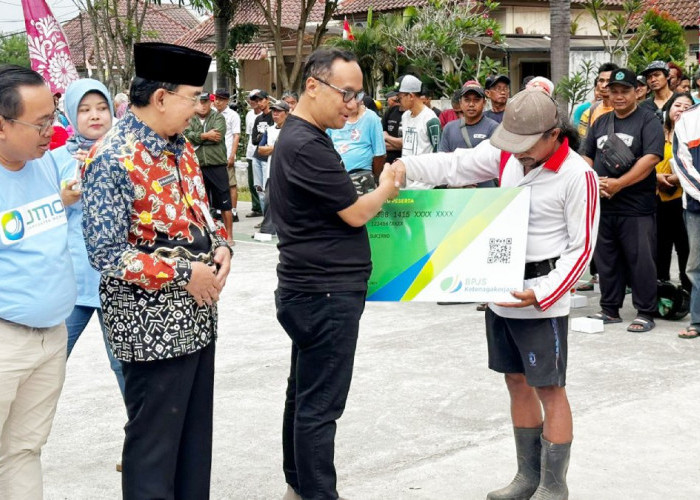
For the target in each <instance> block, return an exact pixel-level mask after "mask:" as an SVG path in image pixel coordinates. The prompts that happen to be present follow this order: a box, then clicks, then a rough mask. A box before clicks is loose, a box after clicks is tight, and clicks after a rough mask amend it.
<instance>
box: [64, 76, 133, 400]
mask: <svg viewBox="0 0 700 500" xmlns="http://www.w3.org/2000/svg"><path fill="white" fill-rule="evenodd" d="M64 99H65V100H64V108H65V112H66V115H68V120H69V121H70V123H71V125H72V126H73V130H74V134H73V136H72V137H71V138H70V139H68V141H67V142H66V145H65V146H62V147H60V148H58V149H55V150H53V151H52V152H51V155H52V156H53V159H54V161H55V162H56V165H57V167H58V171H59V175H60V177H61V185H62V187H63V193H64V195H65V196H64V204H65V205H66V215H67V216H68V233H69V234H68V249H69V251H70V254H71V258H72V260H73V269H74V270H75V278H76V282H77V285H78V300H77V301H76V305H75V307H74V308H73V312H72V313H71V315H70V316H69V317H68V319H66V328H67V329H68V356H70V353H71V351H72V350H73V346H74V345H75V343H76V341H77V340H78V338H79V337H80V334H81V333H83V330H84V329H85V327H86V326H87V324H88V322H89V321H90V318H91V317H92V315H93V313H95V312H97V317H98V319H99V321H100V326H101V328H102V334H103V337H105V346H106V347H107V355H108V357H109V363H110V366H111V367H112V370H113V371H114V373H115V375H116V376H117V381H118V383H119V389H120V390H121V392H122V395H123V394H124V377H123V376H122V371H121V364H120V363H119V362H118V361H117V360H116V359H114V356H113V355H112V351H111V350H110V348H109V345H108V343H107V339H106V331H105V328H104V324H103V323H102V310H101V309H100V297H99V293H98V288H99V284H100V273H99V272H97V271H95V270H94V269H93V268H92V267H90V264H89V263H88V256H87V250H86V248H85V242H84V240H83V230H82V218H83V211H82V208H83V207H82V202H81V201H80V169H81V167H82V164H83V160H84V159H85V155H86V154H87V152H88V151H89V150H90V148H91V147H92V146H93V145H94V144H95V143H96V142H97V141H98V140H99V139H100V138H102V136H104V135H105V134H106V133H107V131H108V130H109V129H110V128H111V127H112V117H113V116H114V106H113V105H112V97H111V96H110V94H109V90H107V87H105V86H104V85H103V84H102V83H101V82H98V81H97V80H92V79H90V78H85V79H82V80H76V81H74V82H73V83H71V84H70V86H69V87H68V89H67V90H66V94H65V97H64ZM66 194H67V195H66Z"/></svg>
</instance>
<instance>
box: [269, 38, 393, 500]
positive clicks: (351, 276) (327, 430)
mask: <svg viewBox="0 0 700 500" xmlns="http://www.w3.org/2000/svg"><path fill="white" fill-rule="evenodd" d="M361 89H362V71H361V70H360V66H359V65H358V64H357V59H356V58H355V56H354V55H353V54H351V53H349V52H344V51H340V50H337V49H332V50H317V51H316V52H314V53H313V54H311V56H310V57H309V59H308V61H307V63H306V65H305V67H304V72H303V75H302V94H301V97H300V98H299V104H297V107H296V109H295V110H294V113H292V114H291V115H290V116H289V117H288V118H287V121H286V122H285V125H284V128H283V129H282V131H281V132H280V136H279V138H278V140H277V143H276V144H275V154H274V155H273V156H272V160H271V161H272V165H271V168H270V171H271V174H270V175H271V178H270V196H271V198H274V200H275V203H273V204H271V205H270V210H271V212H272V217H273V219H274V220H275V223H276V224H277V235H278V237H279V243H278V245H277V246H278V248H279V251H280V256H279V265H278V266H277V277H278V279H279V283H278V288H277V291H276V292H275V305H276V306H277V319H278V320H279V322H280V324H281V325H282V327H283V328H284V329H285V331H286V332H287V334H288V335H289V337H290V338H291V339H292V361H291V368H290V374H289V379H288V382H287V397H286V402H285V408H284V424H283V431H282V449H283V460H284V463H283V467H284V474H285V479H286V481H287V484H288V488H287V493H286V494H285V496H284V498H285V499H286V500H295V499H296V500H300V499H301V498H306V499H311V498H313V499H318V500H321V499H324V500H325V499H328V500H330V499H333V500H335V499H337V498H338V492H337V491H336V472H335V466H334V464H333V453H334V441H335V428H336V423H335V422H336V420H337V419H338V418H340V416H341V415H342V414H343V410H344V408H345V401H346V399H347V395H348V391H349V389H350V381H351V379H352V367H353V362H354V358H355V347H356V345H357V334H358V330H359V323H360V317H361V316H362V312H363V310H364V306H365V296H366V293H367V280H368V279H369V275H370V272H371V270H372V264H371V261H370V247H369V239H368V236H367V230H366V229H365V224H366V223H367V222H368V221H369V220H370V219H371V218H372V217H374V216H375V215H376V214H377V212H379V210H380V209H381V207H382V204H383V203H384V202H385V201H386V200H387V199H388V198H390V197H394V196H397V195H398V188H397V186H398V184H397V181H396V179H395V178H394V172H395V169H394V167H393V166H391V165H388V166H385V168H384V171H383V172H382V174H381V176H380V177H379V186H378V187H377V189H375V190H374V191H372V192H370V193H367V194H365V195H362V196H360V197H358V195H357V192H356V190H355V187H354V186H353V183H352V181H351V180H350V177H349V175H348V173H347V172H346V170H345V167H344V166H343V162H342V159H341V158H340V155H339V154H338V153H337V152H336V150H335V148H334V147H333V141H331V139H330V137H328V136H327V135H326V133H325V131H326V129H328V128H332V129H339V128H343V126H344V125H345V123H346V122H347V119H348V115H349V114H350V113H351V112H352V111H353V110H354V109H355V108H356V107H357V106H358V103H359V102H361V101H362V97H363V95H364V92H362V90H361Z"/></svg>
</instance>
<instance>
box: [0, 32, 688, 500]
mask: <svg viewBox="0 0 700 500" xmlns="http://www.w3.org/2000/svg"><path fill="white" fill-rule="evenodd" d="M134 61H135V74H136V76H135V77H134V79H133V81H132V82H131V86H130V89H129V91H128V96H127V95H126V94H117V95H116V96H114V98H112V96H111V94H110V92H109V90H108V89H107V88H106V87H105V86H104V85H103V84H102V83H100V82H99V81H96V80H93V79H90V78H85V79H80V80H77V81H75V82H73V83H72V84H70V86H69V87H68V88H67V89H66V92H65V95H52V94H51V92H50V91H49V90H48V87H47V86H46V83H45V82H44V80H43V79H42V77H41V76H39V75H38V74H37V73H35V72H34V71H32V70H29V69H25V68H21V67H18V66H12V65H4V66H0V167H2V168H0V180H1V181H2V186H3V188H2V190H0V213H1V214H2V232H1V233H0V250H1V251H0V272H2V274H3V276H7V277H9V278H10V279H6V280H4V282H3V287H2V288H1V289H0V299H2V300H0V338H2V340H3V345H4V346H5V348H4V349H3V350H2V351H1V352H0V497H1V498H7V499H8V500H18V499H23V500H24V499H40V498H42V474H41V462H40V455H41V448H42V446H43V445H44V443H45V442H46V440H47V438H48V435H49V432H50V429H51V423H52V420H53V416H54V413H55V411H56V405H57V401H58V399H59V396H60V393H61V388H62V384H63V380H64V377H65V370H66V360H67V358H68V356H69V355H70V353H71V350H72V349H73V346H74V345H75V343H76V342H77V340H78V339H79V337H80V335H81V333H82V332H83V331H84V330H85V328H86V325H87V324H88V322H89V321H90V319H91V317H92V316H93V315H96V316H97V318H98V321H99V324H100V327H101V332H102V335H103V337H104V343H105V347H106V351H107V356H108V358H109V361H110V366H111V368H112V370H113V371H114V374H115V376H116V379H117V383H118V385H119V388H120V391H121V395H122V398H123V400H124V404H125V408H126V412H127V416H128V423H127V425H126V427H125V440H124V447H123V454H122V462H121V463H120V470H121V471H122V490H123V497H124V498H125V499H146V498H184V499H195V498H196V499H205V498H208V497H209V486H210V470H211V448H212V443H211V437H212V413H213V381H214V358H215V346H216V343H215V339H216V331H217V320H218V314H217V301H218V298H219V295H220V293H221V291H222V290H223V288H224V286H225V284H226V279H227V276H228V273H229V270H230V261H231V258H232V256H233V248H232V247H233V245H234V244H235V242H234V240H233V234H234V227H235V224H236V223H237V222H239V220H240V219H239V216H240V215H239V213H238V207H237V205H238V185H237V179H236V171H235V164H236V160H237V158H238V150H239V147H238V146H239V142H240V139H241V130H242V126H244V127H245V128H244V130H245V133H246V135H247V137H248V143H247V144H246V147H245V148H244V149H245V153H244V154H243V155H242V156H243V158H241V159H245V160H246V161H247V165H248V168H247V170H248V172H247V173H248V184H249V185H248V187H249V190H250V194H251V198H252V200H251V201H252V210H251V211H250V212H249V213H248V214H246V215H245V216H246V217H262V221H261V222H260V223H259V224H258V225H257V226H256V228H258V229H259V230H260V232H261V233H267V234H275V235H277V237H278V248H279V252H280V257H279V259H280V261H279V265H278V268H277V276H278V280H279V281H278V289H277V290H276V292H275V297H274V300H275V305H276V310H277V319H278V320H279V322H280V324H281V325H282V327H283V328H284V330H285V331H286V333H287V334H288V336H289V338H290V340H291V344H292V345H291V363H290V372H289V378H288V380H287V391H286V399H285V402H284V419H283V433H282V441H283V470H284V475H285V480H286V483H287V491H286V492H285V493H284V494H283V498H284V500H299V499H307V500H309V499H337V498H339V496H338V492H337V484H336V483H337V477H336V470H335V466H334V440H335V429H336V421H337V420H338V419H339V418H340V417H341V415H342V413H343V410H344V408H345V403H346V399H347V396H348V391H349V388H350V383H351V380H352V374H353V363H354V355H355V349H356V345H357V337H358V332H359V324H360V319H361V316H362V313H363V311H364V305H365V299H366V293H367V282H368V279H369V276H370V272H371V255H370V246H369V239H368V233H367V230H366V228H365V225H366V224H367V222H368V221H369V220H370V219H372V218H373V217H374V216H375V215H376V214H377V213H378V211H379V210H380V209H381V207H382V205H383V203H385V202H386V201H387V200H389V199H392V198H394V197H396V196H397V195H398V194H399V189H400V188H401V189H433V188H453V189H454V188H463V189H467V188H488V187H498V186H500V187H516V186H526V187H529V188H530V190H531V193H532V197H531V204H530V217H529V223H528V232H527V254H526V266H525V270H524V275H523V290H521V291H515V292H513V293H512V295H513V301H512V302H503V303H492V304H488V305H485V304H482V305H480V308H481V309H482V310H484V311H485V325H486V336H487V342H488V357H489V368H491V369H492V370H494V371H496V372H499V373H502V374H503V375H504V379H505V384H506V387H507V389H508V392H509V396H510V400H511V410H512V411H511V418H512V423H513V427H514V437H515V442H516V451H517V466H518V471H517V474H516V477H515V478H514V480H513V481H512V482H511V483H510V484H509V485H507V486H506V487H505V488H501V489H498V490H494V491H492V492H490V493H489V494H488V497H487V498H488V499H490V500H506V499H513V498H532V499H536V500H545V499H550V500H551V499H566V498H568V487H567V485H566V474H567V468H568V463H569V459H570V450H571V442H572V439H573V431H572V426H573V423H572V413H571V409H570V407H569V403H568V398H567V394H566V389H565V386H566V372H567V333H568V315H569V310H570V297H571V290H572V289H573V288H575V287H576V286H577V282H578V281H579V279H580V278H581V276H582V275H583V273H584V272H585V270H586V269H587V268H588V266H589V265H590V266H591V274H592V275H593V278H592V279H594V280H596V281H597V283H598V284H599V286H600V294H601V296H600V312H598V313H596V314H594V315H592V317H594V318H596V319H599V320H602V321H603V322H604V323H619V322H621V321H622V318H621V317H620V309H621V307H622V305H623V301H624V298H625V295H626V292H627V291H628V289H629V291H630V292H631V294H632V302H633V305H634V308H635V309H636V317H635V318H634V319H633V320H632V321H631V323H630V324H629V326H628V328H627V329H628V331H630V332H648V331H650V330H652V329H653V328H654V326H655V318H657V317H658V315H659V306H658V303H659V298H660V297H659V296H658V294H657V287H658V283H659V282H669V281H670V280H671V277H672V276H671V261H672V252H673V249H674V248H675V251H676V253H677V255H678V259H677V261H678V266H679V270H678V271H679V274H678V280H679V283H680V285H679V286H678V287H677V288H679V289H680V290H685V291H686V292H687V293H688V294H689V298H688V300H689V306H688V308H689V312H690V322H689V325H688V326H687V327H686V328H685V329H684V330H683V331H682V332H681V333H680V334H679V336H680V337H682V338H695V337H698V336H699V335H700V290H699V289H698V287H700V170H698V168H699V166H700V153H699V152H700V137H699V136H700V125H699V123H700V120H699V117H698V108H696V107H694V105H695V103H697V102H698V101H699V98H698V94H697V92H696V93H695V94H692V93H691V92H690V89H689V88H688V87H687V82H689V79H688V78H686V77H684V76H683V71H682V69H681V68H680V67H678V66H677V65H674V64H671V63H666V62H663V61H654V62H652V63H651V64H649V65H648V67H646V68H645V69H644V70H643V71H642V72H640V74H639V75H637V74H636V73H635V72H634V71H632V70H630V69H628V68H620V67H618V66H616V65H615V64H613V63H605V64H602V65H601V66H600V67H599V68H598V74H597V77H596V80H595V89H594V99H593V100H591V101H590V102H588V103H584V104H582V105H580V106H579V107H578V108H577V109H576V110H575V112H574V120H573V122H571V121H570V120H569V119H568V117H567V113H566V112H563V111H562V110H561V109H560V108H559V106H558V104H557V103H556V101H555V100H554V99H553V94H554V90H555V86H554V83H553V82H552V81H550V80H549V79H547V78H546V77H544V76H541V75H533V76H532V77H528V78H525V79H524V80H523V84H522V87H521V88H520V89H519V91H518V92H516V93H514V95H511V93H512V88H511V85H512V81H511V78H510V77H509V76H508V75H504V74H497V75H492V76H489V77H488V78H486V79H485V81H484V84H483V85H482V84H481V83H480V82H479V81H477V80H474V79H472V80H468V81H466V82H465V83H464V85H463V86H462V87H461V88H460V89H459V90H457V91H456V92H454V93H453V94H452V95H451V96H450V97H451V100H450V107H449V109H447V110H444V111H442V110H440V109H437V108H435V107H433V101H432V100H431V99H430V98H429V94H428V91H427V90H426V85H425V83H424V81H423V80H422V79H421V78H419V76H423V75H415V74H406V75H403V76H402V77H401V78H400V79H399V81H398V82H397V85H396V87H395V89H394V90H392V91H390V92H388V93H387V94H386V96H385V97H386V104H385V105H384V106H383V113H380V106H381V104H380V106H377V102H375V101H374V99H372V98H371V97H369V96H366V95H365V92H364V91H363V89H362V84H363V78H362V72H361V70H360V67H359V65H358V63H357V60H356V58H355V56H353V55H352V54H351V53H348V52H345V51H341V50H337V49H321V50H318V51H315V52H314V53H313V54H311V56H310V57H309V59H308V61H307V62H306V64H305V66H304V70H303V75H302V79H301V82H302V83H301V89H300V92H299V93H296V92H294V91H289V92H286V93H285V94H284V95H282V96H281V97H280V98H279V99H276V98H274V97H272V96H270V95H269V94H268V92H266V91H265V90H260V89H254V90H251V91H250V92H248V93H247V96H246V98H247V102H248V105H249V107H250V110H249V111H248V113H247V114H246V116H245V117H244V120H241V117H240V115H239V114H238V113H237V112H236V110H235V109H234V107H232V106H231V98H232V95H231V93H230V92H229V91H228V89H225V88H219V89H217V90H216V91H215V92H214V93H213V94H210V93H207V92H203V85H204V82H205V80H206V76H207V73H208V69H209V65H210V62H211V58H210V57H209V56H207V55H205V54H203V53H200V52H197V51H193V50H190V49H186V48H183V47H178V46H174V45H168V44H157V43H141V44H136V45H135V47H134ZM182 67H187V68H189V70H188V71H187V72H182V71H181V70H180V69H181V68H182ZM694 83H695V86H696V88H697V87H698V84H700V74H696V75H695V82H694ZM59 102H60V103H61V107H62V111H59V110H58V107H57V105H58V103H59ZM59 130H63V132H60V131H59ZM652 270H654V271H653V272H652ZM37 283H42V286H41V287H38V286H36V285H37ZM37 303H40V304H42V307H41V308H39V309H37V308H36V304H37Z"/></svg>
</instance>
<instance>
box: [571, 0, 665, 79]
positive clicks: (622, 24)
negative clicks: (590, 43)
mask: <svg viewBox="0 0 700 500" xmlns="http://www.w3.org/2000/svg"><path fill="white" fill-rule="evenodd" d="M584 7H585V9H586V10H587V11H588V13H589V14H590V15H591V17H593V20H594V21H595V23H596V26H597V27H598V32H599V33H600V39H601V41H602V42H603V47H604V50H605V52H607V53H608V54H609V55H610V60H611V61H615V62H617V63H618V64H620V65H621V66H627V65H628V64H629V63H628V59H629V57H630V54H634V53H635V52H636V51H637V50H638V48H639V46H640V45H641V44H642V42H644V40H646V38H647V37H649V36H650V35H651V34H652V33H653V32H654V27H653V26H652V25H651V24H649V23H647V22H645V21H642V22H641V23H640V24H639V25H638V26H637V27H636V29H635V35H634V37H633V38H632V39H630V37H629V34H630V32H631V31H632V24H633V22H634V20H636V19H638V18H639V16H641V15H642V13H643V12H644V11H645V9H646V5H645V2H644V0H624V1H623V2H622V12H610V11H606V10H605V9H606V8H607V7H608V6H607V4H606V3H605V2H604V1H603V0H588V1H587V2H586V3H585V4H584Z"/></svg>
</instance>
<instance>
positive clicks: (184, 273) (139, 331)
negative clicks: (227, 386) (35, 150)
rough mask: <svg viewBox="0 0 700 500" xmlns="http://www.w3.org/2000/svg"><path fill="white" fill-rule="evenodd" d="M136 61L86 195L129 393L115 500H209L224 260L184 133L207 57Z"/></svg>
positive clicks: (159, 51)
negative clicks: (119, 498)
mask: <svg viewBox="0 0 700 500" xmlns="http://www.w3.org/2000/svg"><path fill="white" fill-rule="evenodd" d="M134 60H135V67H136V77H135V78H134V80H133V82H132V84H131V89H130V101H131V104H132V106H131V110H130V111H129V112H127V114H126V115H125V116H124V118H122V119H121V120H120V121H119V123H118V124H117V125H116V126H115V127H114V128H113V129H112V130H111V131H110V132H108V133H107V135H105V137H104V139H103V140H102V142H101V144H99V145H97V146H96V148H94V149H93V150H92V151H91V153H90V155H89V157H88V160H87V161H86V166H85V173H84V193H83V200H84V202H83V203H84V219H83V227H84V233H85V237H86V242H87V248H88V254H89V257H90V262H91V264H92V265H93V267H95V268H96V269H98V270H99V271H100V272H101V273H102V280H101V284H100V299H101V303H102V311H103V314H104V322H105V326H106V327H107V330H108V336H109V341H110V344H111V348H112V350H113V352H114V355H115V357H116V358H117V359H119V360H121V361H122V366H123V372H124V380H125V385H126V387H125V397H124V399H125V402H126V407H127V414H128V418H129V421H128V423H127V425H126V427H125V431H126V436H125V440H124V450H123V456H122V463H123V476H122V488H123V497H124V498H125V499H137V498H138V499H141V498H173V495H174V498H197V499H206V498H209V483H210V471H211V434H212V406H213V381H214V345H215V344H214V340H215V336H216V326H217V325H216V323H217V310H216V301H217V299H218V297H219V293H220V291H221V289H222V288H223V286H224V284H225V281H226V277H227V275H228V272H229V265H230V258H231V255H232V253H231V250H230V248H229V247H228V246H227V244H226V237H227V235H226V232H225V230H224V229H223V228H222V227H221V226H220V225H217V224H216V223H215V222H214V221H213V220H212V219H211V217H210V215H209V207H208V203H207V198H206V194H205V188H204V182H203V180H202V175H201V171H200V169H199V166H198V164H197V158H196V156H195V153H194V150H193V149H192V146H191V144H190V143H188V142H187V141H186V140H185V138H184V136H183V135H182V132H183V130H184V129H185V127H187V124H188V122H189V119H190V118H191V117H192V116H193V114H194V111H195V103H196V102H197V100H198V96H199V94H200V93H201V91H202V85H203V83H204V80H205V78H206V75H207V71H208V69H209V64H210V61H211V58H210V57H209V56H207V55H206V54H203V53H201V52H197V51H192V50H190V49H186V48H184V47H177V46H174V45H168V44H157V43H143V44H137V45H136V46H135V47H134ZM181 68H187V71H181Z"/></svg>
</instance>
